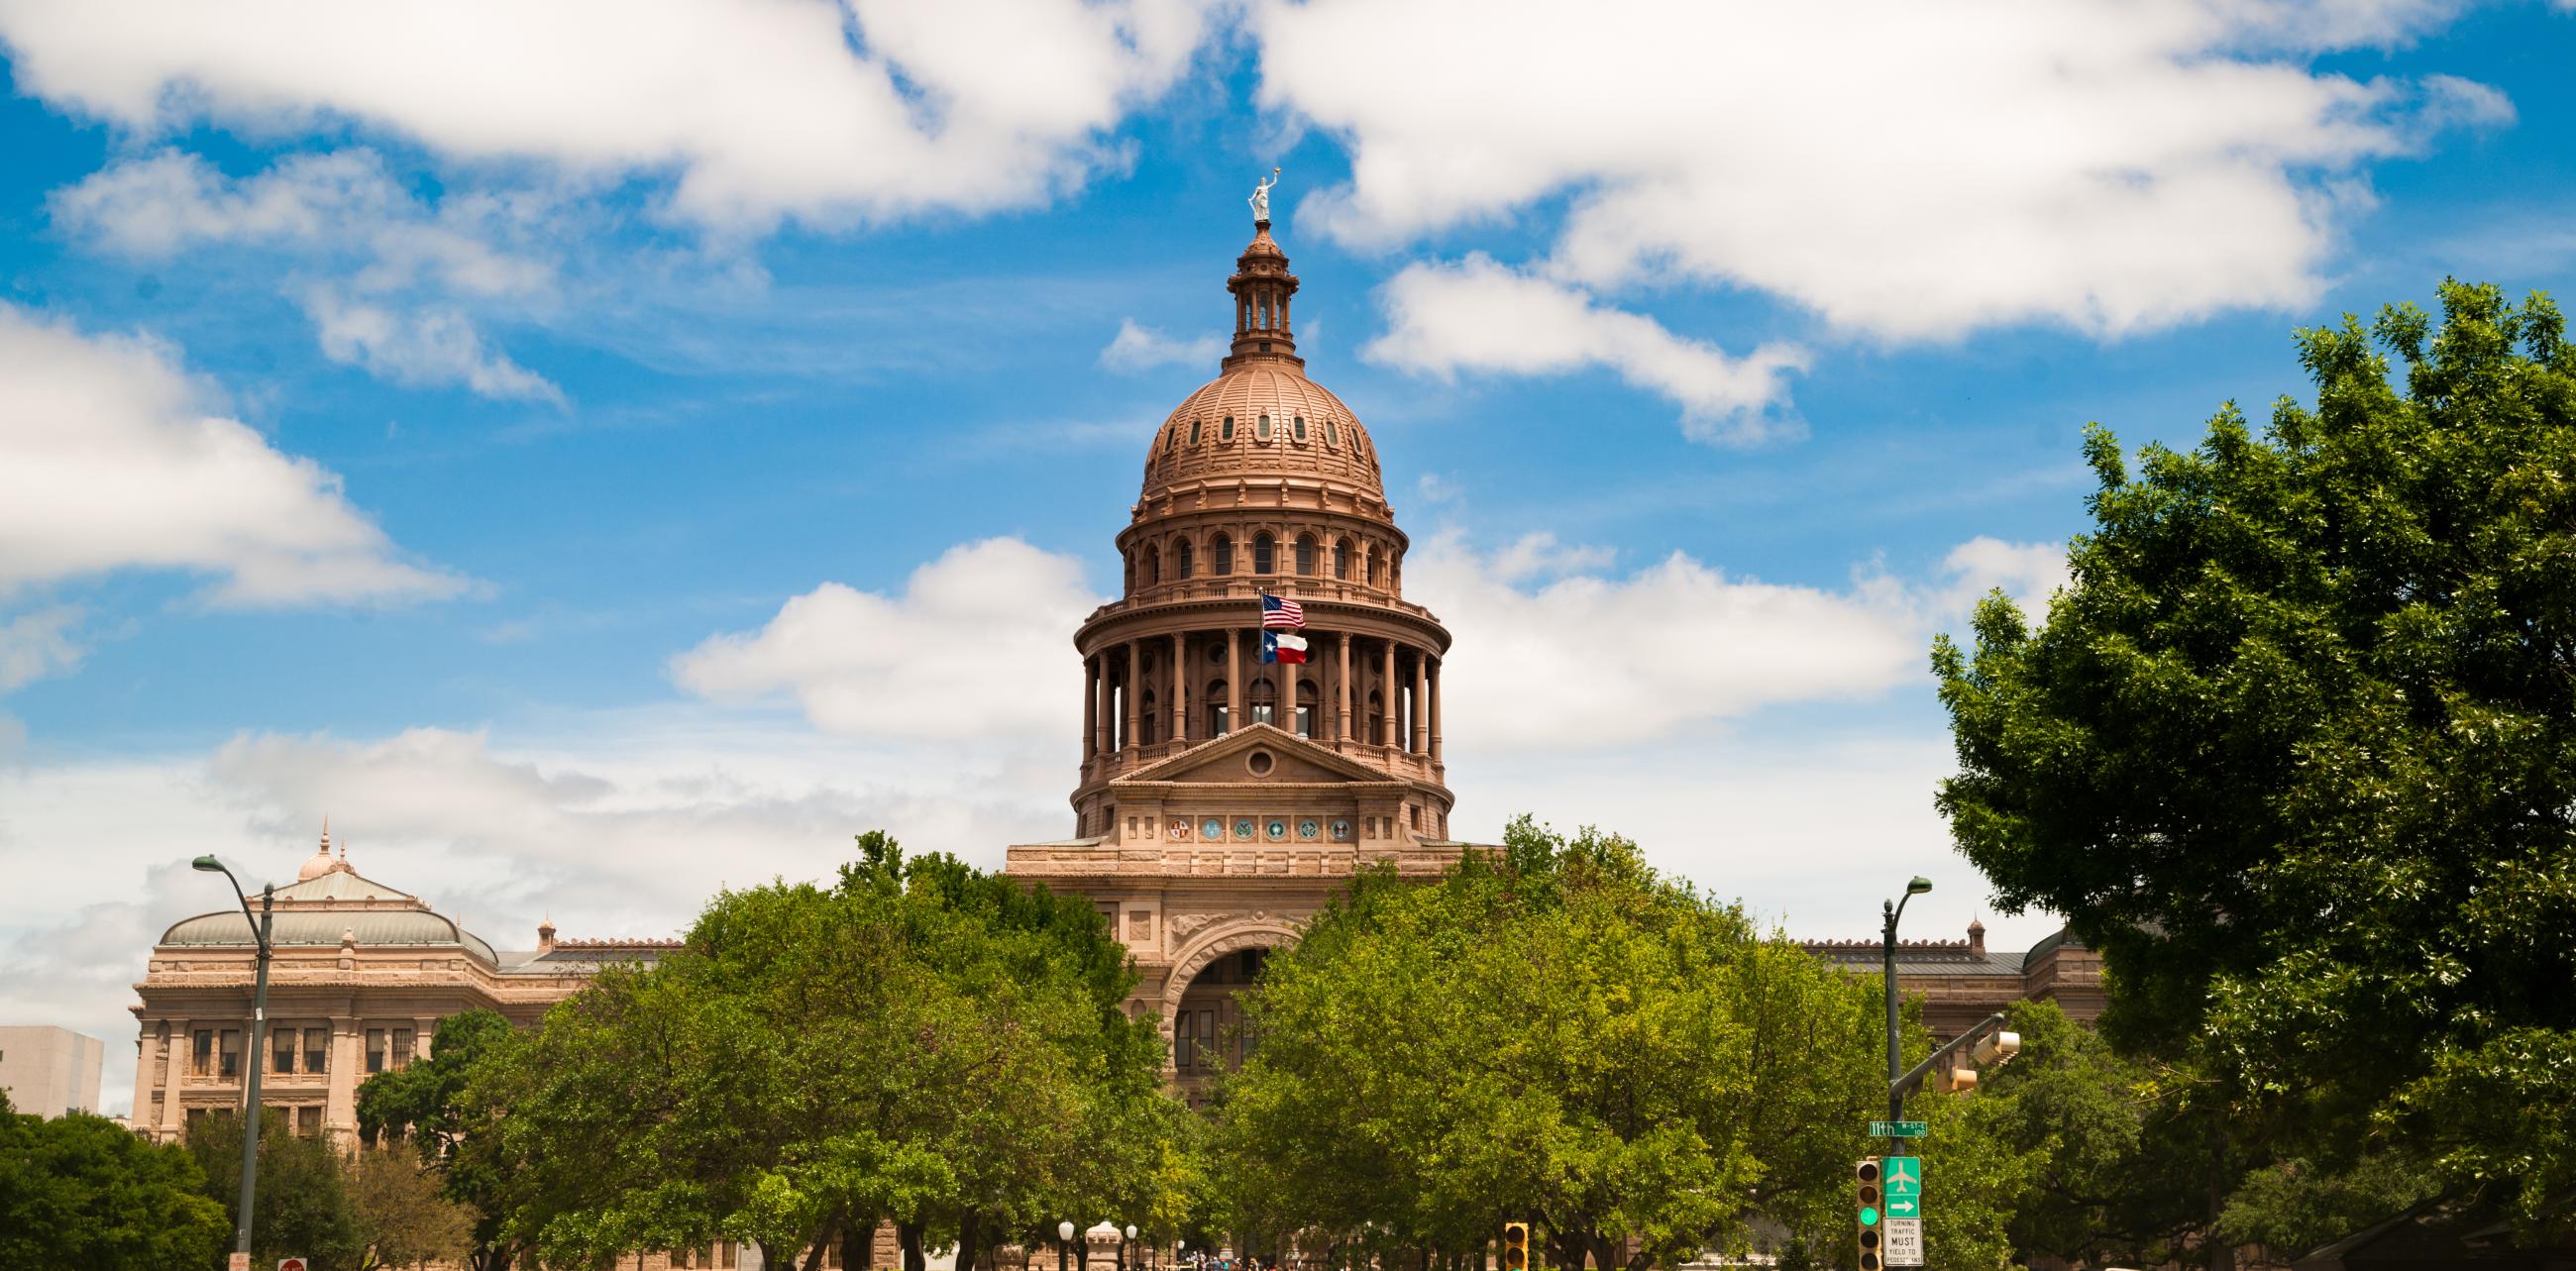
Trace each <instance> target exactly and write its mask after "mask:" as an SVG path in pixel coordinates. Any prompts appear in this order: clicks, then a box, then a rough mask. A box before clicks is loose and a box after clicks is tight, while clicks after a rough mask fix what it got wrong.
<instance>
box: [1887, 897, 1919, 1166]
mask: <svg viewBox="0 0 2576 1271" xmlns="http://www.w3.org/2000/svg"><path fill="white" fill-rule="evenodd" d="M1930 890H1932V880H1931V879H1929V878H1925V877H1923V876H1922V875H1920V874H1917V875H1915V876H1914V878H1913V879H1912V880H1910V881H1908V882H1907V883H1906V884H1905V894H1904V895H1903V896H1901V897H1898V898H1897V899H1895V900H1890V901H1883V902H1881V904H1882V906H1883V912H1884V913H1885V914H1886V916H1887V926H1886V928H1885V931H1884V932H1883V934H1882V938H1881V941H1880V943H1881V952H1883V953H1884V954H1885V955H1886V963H1887V970H1886V976H1885V979H1886V981H1887V1119H1888V1120H1890V1121H1902V1120H1904V1119H1905V1091H1904V1090H1903V1089H1902V1088H1901V1087H1900V1086H1899V1085H1898V1084H1897V1083H1898V1082H1899V1081H1900V1080H1902V1079H1903V1078H1904V1076H1905V1066H1904V1064H1903V1062H1902V1061H1903V1058H1904V1055H1903V1052H1901V1051H1899V1050H1898V1049H1897V1044H1896V920H1897V919H1899V918H1902V917H1904V916H1905V902H1906V901H1909V900H1912V899H1914V898H1915V897H1917V896H1920V895H1922V894H1923V893H1925V892H1928V891H1930Z"/></svg>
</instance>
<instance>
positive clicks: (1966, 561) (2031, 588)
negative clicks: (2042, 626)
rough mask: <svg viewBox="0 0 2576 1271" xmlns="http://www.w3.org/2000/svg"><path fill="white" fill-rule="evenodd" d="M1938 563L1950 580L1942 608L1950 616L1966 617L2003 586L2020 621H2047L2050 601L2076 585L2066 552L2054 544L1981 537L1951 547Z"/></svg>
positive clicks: (2063, 548) (1981, 535)
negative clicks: (2056, 594)
mask: <svg viewBox="0 0 2576 1271" xmlns="http://www.w3.org/2000/svg"><path fill="white" fill-rule="evenodd" d="M1941 564H1942V568H1944V569H1946V570H1948V571H1949V573H1950V576H1951V579H1952V581H1951V584H1950V586H1949V587H1948V589H1947V591H1946V594H1945V598H1944V604H1943V606H1942V607H1943V609H1944V610H1945V611H1947V612H1950V613H1965V612H1967V610H1968V609H1969V608H1970V607H1972V606H1974V605H1975V604H1976V603H1977V602H1978V601H1979V600H1982V599H1984V598H1985V595H1986V593H1987V592H1989V591H1993V590H1995V589H1996V588H2002V589H2003V592H2004V594H2005V595H2007V596H2010V597H2012V602H2013V604H2015V605H2016V606H2018V607H2020V609H2021V612H2022V616H2023V617H2024V618H2026V619H2028V620H2030V621H2032V622H2040V621H2045V620H2046V619H2047V617H2048V600H2049V597H2050V596H2052V595H2054V594H2055V593H2056V592H2057V591H2058V590H2059V589H2060V588H2063V587H2067V586H2070V585H2072V584H2073V582H2074V575H2073V574H2071V573H2069V572H2068V571H2067V568H2066V549H2065V547H2063V546H2061V545H2059V544H2055V543H2007V542H2005V541H2003V540H2002V539H1999V538H1992V537H1988V536H1986V535H1983V534H1980V535H1978V536H1977V537H1975V538H1972V539H1969V540H1968V541H1967V542H1964V543H1961V544H1959V545H1958V546H1957V547H1954V548H1951V549H1950V554H1949V556H1947V557H1945V558H1944V559H1943V560H1942V562H1941Z"/></svg>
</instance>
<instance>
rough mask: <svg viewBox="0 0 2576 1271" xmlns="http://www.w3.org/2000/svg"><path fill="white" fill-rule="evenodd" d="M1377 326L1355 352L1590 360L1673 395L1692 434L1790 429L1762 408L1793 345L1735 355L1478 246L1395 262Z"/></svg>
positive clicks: (1548, 367)
mask: <svg viewBox="0 0 2576 1271" xmlns="http://www.w3.org/2000/svg"><path fill="white" fill-rule="evenodd" d="M1379 299H1380V302H1381V303H1382V304H1383V305H1384V307H1385V309H1386V313H1387V322H1388V330H1387V332H1386V334H1384V335H1382V336H1379V337H1378V338H1377V339H1375V340H1373V341H1371V342H1370V343H1369V344H1368V346H1367V347H1366V348H1364V349H1362V350H1361V356H1363V357H1366V358H1368V359H1370V360H1371V361H1376V362H1383V363H1386V364H1388V365H1392V366H1399V367H1402V368H1404V369H1406V370H1410V371H1420V372H1426V373H1429V374H1434V375H1442V376H1447V375H1453V374H1455V373H1457V372H1459V371H1462V370H1466V371H1501V372H1508V373H1512V374H1519V375H1551V374H1563V373H1565V372H1568V371H1574V370H1580V369H1583V368H1585V367H1591V366H1602V367H1608V368H1610V369H1611V370H1613V371H1616V372H1618V374H1619V376H1620V378H1622V379H1624V380H1627V381H1628V382H1629V383H1631V384H1634V385H1636V386H1638V387H1640V388H1644V389H1647V390H1649V391H1652V392H1656V393H1660V394H1662V395H1663V396H1665V397H1668V398H1670V399H1672V400H1673V401H1674V402H1677V403H1679V404H1680V405H1681V407H1682V410H1683V422H1684V427H1685V430H1686V431H1688V432H1689V433H1690V434H1691V435H1692V436H1693V437H1696V438H1699V439H1701V440H1711V441H1722V442H1728V443H1733V444H1750V443H1754V442H1760V441H1766V440H1770V439H1773V438H1776V437H1779V436H1781V435H1783V434H1784V433H1790V432H1794V431H1796V426H1795V424H1794V422H1793V421H1784V420H1782V419H1780V418H1778V417H1776V416H1773V415H1771V414H1768V413H1766V412H1769V411H1771V410H1772V408H1775V407H1778V406H1780V405H1782V404H1783V403H1784V402H1785V400H1786V398H1787V395H1788V386H1787V384H1786V382H1785V381H1786V378H1787V376H1788V373H1789V372H1791V371H1795V370H1803V369H1805V367H1806V365H1807V355H1806V353H1805V351H1804V350H1801V349H1798V348H1796V347H1794V346H1791V345H1785V344H1766V345H1764V346H1762V347H1761V348H1758V349H1756V350H1754V351H1753V352H1752V353H1751V354H1750V355H1748V356H1745V357H1741V358H1738V357H1730V356H1728V355H1727V354H1726V353H1725V352H1724V351H1722V350H1720V349H1718V348H1717V347H1716V346H1714V345H1710V344H1706V343H1703V342H1701V341H1698V340H1690V339H1684V338H1682V337H1680V336H1677V335H1674V334H1673V333H1672V332H1670V331H1667V330H1665V329H1664V327H1663V326H1662V325H1661V324H1660V323H1657V322H1656V321H1655V320H1654V319H1652V318H1649V317H1645V316H1644V315H1641V314H1635V313H1627V312H1623V311H1621V310H1617V309H1607V308H1603V307H1601V306H1600V305H1597V304H1595V303H1593V301H1592V299H1591V298H1590V297H1589V296H1587V295H1585V294H1584V293H1583V292H1581V291H1580V290H1577V289H1576V288H1573V287H1569V286H1564V285H1561V284H1558V283H1554V282H1550V281H1548V280H1546V279H1542V278H1534V277H1531V276H1529V275H1526V274H1522V273H1518V272H1515V271H1513V270H1511V269H1509V268H1506V267H1504V266H1502V265H1500V264H1497V263H1495V262H1494V261H1493V260H1492V259H1491V258H1489V257H1486V256H1484V255H1482V254H1481V253H1480V254H1475V255H1470V256H1469V257H1467V259H1465V260H1464V261H1461V262H1460V263H1458V264H1455V265H1440V264H1416V265H1410V266H1407V267H1406V268H1405V269H1404V270H1403V272H1401V273H1398V274H1397V275H1396V276H1395V277H1394V278H1393V279H1391V280H1389V281H1388V282H1387V284H1386V286H1385V288H1384V289H1383V291H1382V292H1381V294H1380V296H1379Z"/></svg>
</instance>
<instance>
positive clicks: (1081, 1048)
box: [469, 834, 1172, 1271]
mask: <svg viewBox="0 0 2576 1271" xmlns="http://www.w3.org/2000/svg"><path fill="white" fill-rule="evenodd" d="M859 847H860V852H859V859H858V860H857V861H855V862H854V863H852V864H850V865H848V866H845V867H844V868H843V869H842V871H841V874H840V877H839V879H838V881H837V883H836V884H835V885H833V886H830V887H820V886H815V885H812V884H790V883H774V884H772V885H770V886H766V887H759V888H753V889H750V890H746V891H735V892H727V893H725V894H723V895H720V896H718V897H717V898H716V899H715V900H714V902H713V903H711V904H710V905H708V907H707V909H706V911H705V912H704V913H703V914H702V915H701V916H700V917H699V919H698V921H697V923H696V925H695V926H694V927H693V928H692V929H691V930H690V932H689V935H688V938H687V940H686V941H685V943H684V947H683V948H682V949H681V950H679V951H678V952H677V953H675V954H674V955H672V956H671V957H669V958H666V959H665V960H663V961H662V963H661V964H660V965H659V966H657V967H654V968H652V969H649V970H634V969H620V968H610V969H608V970H605V971H603V972H602V973H601V974H600V976H599V977H598V979H597V980H596V982H595V983H593V984H592V986H591V987H590V988H588V989H587V990H585V991H584V992H582V993H580V994H577V995H575V996H574V997H573V998H571V999H569V1000H567V1001H565V1002H564V1003H562V1004H560V1005H558V1006H557V1007H555V1008H554V1009H553V1010H552V1011H551V1012H550V1013H549V1014H548V1016H547V1017H546V1020H545V1022H544V1025H543V1027H542V1028H541V1029H540V1030H539V1031H538V1033H537V1034H536V1035H535V1036H533V1037H531V1038H530V1039H528V1041H527V1043H526V1044H525V1045H521V1046H515V1047H511V1048H508V1049H506V1050H504V1051H502V1052H500V1053H499V1056H498V1059H497V1061H496V1062H494V1063H492V1064H491V1065H489V1066H488V1068H486V1069H483V1070H478V1074H477V1076H476V1077H475V1079H474V1083H473V1086H472V1089H471V1091H470V1096H469V1097H470V1101H472V1102H475V1103H478V1104H480V1105H481V1106H484V1107H487V1108H491V1109H497V1110H501V1111H503V1112H504V1113H505V1115H503V1116H501V1118H500V1120H499V1122H498V1125H499V1131H500V1132H499V1134H498V1135H497V1136H496V1138H495V1141H494V1143H493V1145H492V1152H493V1156H492V1160H493V1162H494V1164H495V1165H496V1167H497V1168H498V1171H499V1173H498V1176H499V1177H502V1178H505V1179H507V1180H508V1191H509V1194H508V1195H507V1196H506V1198H505V1199H504V1201H503V1203H502V1206H501V1208H502V1210H503V1212H505V1213H506V1214H507V1217H506V1218H505V1220H504V1226H505V1229H506V1230H507V1231H508V1232H509V1233H510V1234H511V1235H514V1236H516V1237H519V1238H523V1239H525V1240H527V1241H528V1242H529V1243H530V1244H531V1245H533V1247H534V1248H535V1249H536V1250H537V1251H538V1253H539V1254H540V1255H541V1256H542V1257H543V1258H544V1259H545V1260H546V1262H547V1264H548V1265H565V1266H605V1265H607V1260H608V1259H609V1258H610V1257H611V1256H613V1255H614V1254H616V1253H618V1252H621V1251H628V1250H635V1249H676V1248H688V1247H692V1246H696V1245H701V1244H705V1243H707V1242H709V1241H712V1240H717V1239H735V1240H743V1241H749V1242H753V1243H756V1244H758V1245H759V1246H760V1247H761V1249H762V1250H763V1251H764V1253H765V1254H766V1255H767V1256H768V1257H769V1259H770V1261H771V1264H772V1265H783V1264H784V1261H785V1259H786V1258H788V1257H789V1256H791V1255H793V1254H794V1253H795V1252H796V1251H798V1250H807V1251H809V1252H808V1255H807V1257H808V1262H807V1265H809V1266H810V1265H813V1264H814V1263H816V1262H819V1261H820V1258H821V1254H822V1251H823V1248H824V1247H825V1246H826V1245H827V1244H831V1243H837V1244H839V1245H840V1246H841V1247H842V1248H843V1250H844V1254H845V1257H847V1258H849V1259H851V1261H850V1265H852V1266H864V1265H866V1263H865V1261H864V1260H863V1259H864V1258H865V1257H866V1256H867V1252H868V1249H869V1246H870V1245H871V1243H872V1237H873V1233H874V1232H875V1230H876V1227H877V1225H878V1223H879V1222H880V1221H891V1222H892V1223H894V1224H895V1225H896V1228H897V1230H898V1232H899V1233H900V1234H901V1236H902V1239H903V1243H904V1248H905V1261H906V1263H907V1264H908V1265H910V1266H912V1267H914V1268H916V1269H917V1268H918V1266H919V1265H920V1263H921V1261H922V1253H923V1249H924V1247H925V1245H926V1244H928V1243H933V1242H935V1243H940V1244H947V1243H954V1244H956V1245H958V1246H959V1255H958V1257H959V1265H960V1267H962V1268H967V1269H968V1271H971V1269H972V1268H973V1267H974V1266H975V1265H977V1262H978V1259H979V1258H981V1257H982V1256H983V1255H984V1253H985V1251H986V1250H987V1249H989V1248H990V1247H991V1246H992V1245H994V1244H996V1243H999V1242H1001V1241H1003V1240H1007V1239H1011V1238H1015V1237H1018V1236H1021V1235H1022V1234H1023V1233H1025V1232H1028V1231H1031V1230H1034V1229H1036V1228H1038V1227H1039V1226H1041V1225H1052V1223H1053V1222H1054V1221H1055V1220H1056V1219H1057V1218H1059V1217H1062V1216H1067V1215H1073V1214H1089V1213H1097V1212H1101V1211H1102V1210H1103V1208H1111V1209H1112V1211H1113V1212H1127V1213H1144V1212H1146V1211H1147V1209H1148V1208H1149V1207H1150V1204H1151V1201H1152V1196H1151V1195H1150V1194H1149V1193H1151V1191H1152V1190H1153V1184H1152V1179H1153V1178H1154V1176H1155V1170H1154V1166H1155V1165H1156V1164H1157V1163H1158V1162H1159V1159H1160V1151H1159V1146H1158V1145H1159V1142H1160V1138H1161V1135H1162V1133H1163V1130H1164V1128H1165V1127H1166V1126H1167V1124H1168V1118H1169V1116H1170V1115H1171V1111H1172V1109H1171V1108H1170V1107H1168V1106H1166V1105H1169V1100H1168V1099H1167V1098H1166V1096H1165V1095H1164V1094H1163V1092H1162V1090H1161V1087H1160V1083H1159V1071H1160V1065H1159V1054H1160V1049H1159V1040H1158V1037H1157V1034H1156V1032H1155V1030H1154V1027H1153V1024H1152V1022H1151V1021H1149V1020H1131V1019H1130V1018H1128V1016H1127V1015H1126V1013H1125V1011H1124V1009H1123V1003H1124V1000H1125V997H1126V994H1127V991H1128V988H1129V987H1130V985H1131V983H1132V977H1133V972H1132V970H1130V969H1129V966H1128V963H1127V960H1126V956H1125V950H1124V947H1123V946H1121V945H1119V944H1118V943H1117V942H1116V941H1115V940H1114V939H1112V938H1111V936H1110V934H1109V932H1108V931H1107V929H1106V927H1105V925H1104V924H1103V923H1102V921H1101V919H1100V917H1099V915H1098V914H1097V913H1095V912H1094V911H1093V910H1092V909H1091V907H1090V906H1089V904H1088V903H1087V902H1082V901H1080V900H1076V899H1070V898H1063V897H1056V896H1052V895H1049V894H1048V893H1046V892H1045V891H1043V890H1032V889H1024V888H1022V887H1021V886H1020V885H1019V884H1018V883H1016V882H1015V881H1013V880H1011V879H1008V878H1004V877H1000V876H996V875H991V874H986V873H983V872H981V871H977V870H974V869H972V868H969V867H967V866H965V865H964V864H962V863H961V862H958V861H956V860H954V859H953V858H950V857H946V856H941V855H932V856H926V857H920V858H915V859H907V858H906V857H905V856H904V854H903V852H902V851H901V849H900V848H899V847H897V845H896V844H895V843H894V842H893V840H891V839H888V838H885V837H884V836H883V835H879V834H870V835H866V836H863V837H862V838H861V840H860V843H859Z"/></svg>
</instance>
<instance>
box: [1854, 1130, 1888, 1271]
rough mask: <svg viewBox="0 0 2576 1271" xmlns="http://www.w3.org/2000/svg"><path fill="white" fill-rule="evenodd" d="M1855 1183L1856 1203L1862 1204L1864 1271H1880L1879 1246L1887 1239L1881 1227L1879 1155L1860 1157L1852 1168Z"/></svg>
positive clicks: (1861, 1242) (1861, 1236)
mask: <svg viewBox="0 0 2576 1271" xmlns="http://www.w3.org/2000/svg"><path fill="white" fill-rule="evenodd" d="M1852 1180H1853V1182H1854V1183H1855V1185H1856V1186H1855V1187H1854V1189H1853V1190H1854V1192H1855V1193H1856V1194H1855V1195H1854V1196H1853V1197H1852V1203H1853V1204H1854V1205H1856V1206H1858V1207H1859V1210H1860V1213H1859V1215H1858V1217H1859V1222H1860V1271H1879V1249H1880V1246H1881V1244H1882V1243H1883V1241H1884V1239H1885V1238H1884V1237H1883V1236H1882V1235H1881V1234H1880V1227H1879V1221H1878V1218H1879V1213H1878V1209H1879V1205H1880V1203H1881V1199H1882V1198H1881V1197H1880V1195H1879V1164H1878V1158H1877V1157H1875V1156H1864V1157H1862V1158H1860V1164H1859V1165H1857V1166H1854V1167H1853V1168H1852Z"/></svg>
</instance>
